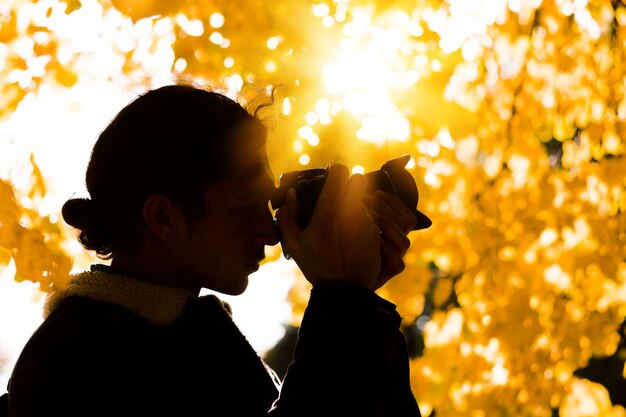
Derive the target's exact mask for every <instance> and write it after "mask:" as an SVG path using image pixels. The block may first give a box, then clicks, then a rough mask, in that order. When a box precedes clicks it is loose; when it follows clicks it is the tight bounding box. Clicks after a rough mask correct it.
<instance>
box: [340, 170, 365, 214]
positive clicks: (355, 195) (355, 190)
mask: <svg viewBox="0 0 626 417" xmlns="http://www.w3.org/2000/svg"><path fill="white" fill-rule="evenodd" d="M366 188H367V179H366V178H365V177H364V176H363V175H361V174H354V175H353V176H351V177H350V179H349V180H348V184H347V185H346V192H345V196H344V202H345V203H346V206H347V208H348V211H349V212H352V211H353V210H356V211H360V210H361V209H363V208H364V206H363V197H364V196H365V189H366Z"/></svg>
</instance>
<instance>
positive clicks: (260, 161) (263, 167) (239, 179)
mask: <svg viewBox="0 0 626 417" xmlns="http://www.w3.org/2000/svg"><path fill="white" fill-rule="evenodd" d="M231 172H232V174H231V175H230V178H231V180H232V181H233V182H234V183H236V184H237V185H239V186H245V185H249V186H254V185H256V184H259V185H264V186H267V183H268V182H271V183H272V185H273V184H274V175H273V173H272V170H271V168H270V165H269V160H268V158H267V153H266V151H265V146H257V147H256V148H254V149H247V150H246V149H242V152H240V153H238V155H237V156H236V157H235V158H234V160H233V169H232V171H231Z"/></svg>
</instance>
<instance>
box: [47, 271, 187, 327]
mask: <svg viewBox="0 0 626 417" xmlns="http://www.w3.org/2000/svg"><path fill="white" fill-rule="evenodd" d="M70 296H81V297H87V298H91V299H94V300H98V301H104V302H108V303H113V304H116V305H119V306H121V307H124V308H127V309H128V310H130V311H132V312H133V313H135V314H136V315H138V316H140V317H143V318H145V319H146V320H148V321H150V322H152V323H155V324H159V325H168V324H172V323H173V322H174V321H175V320H176V319H177V318H178V317H179V316H180V315H181V314H182V312H183V309H184V308H185V304H186V303H187V300H188V299H189V298H195V296H194V295H193V294H192V293H191V292H190V291H189V290H186V289H182V288H174V287H167V286H164V285H157V284H152V283H149V282H145V281H140V280H137V279H134V278H130V277H127V276H124V275H119V274H115V273H112V272H111V271H110V270H106V269H104V268H92V270H91V271H86V272H81V273H79V274H75V275H72V278H71V279H70V282H69V284H68V285H67V286H65V287H64V288H62V289H60V290H57V291H53V292H51V293H49V294H48V296H47V298H46V301H45V303H44V318H46V317H48V316H49V315H50V313H52V311H54V309H56V308H57V307H58V306H59V304H60V303H61V301H63V300H64V299H65V298H67V297H70Z"/></svg>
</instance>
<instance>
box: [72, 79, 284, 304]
mask: <svg viewBox="0 0 626 417" xmlns="http://www.w3.org/2000/svg"><path fill="white" fill-rule="evenodd" d="M265 140H266V131H265V128H264V126H263V125H262V123H261V122H260V121H259V120H258V119H256V118H255V117H253V116H252V115H250V114H249V113H248V112H247V111H246V110H245V109H244V108H243V107H241V105H239V104H238V103H237V102H235V101H233V100H232V99H230V98H228V97H226V96H224V95H222V94H219V93H216V92H210V91H206V90H203V89H199V88H195V87H191V86H184V85H171V86H166V87H161V88H158V89H155V90H151V91H148V92H147V93H145V94H143V95H141V96H139V97H138V98H137V99H135V100H134V101H133V102H131V103H130V104H129V105H127V106H126V107H125V108H124V109H122V110H121V111H120V112H119V113H118V114H117V116H116V117H115V118H114V119H113V121H112V122H111V123H110V124H109V125H108V126H107V128H106V129H105V130H104V131H103V132H102V133H101V134H100V136H99V138H98V140H97V142H96V144H95V145H94V147H93V151H92V154H91V159H90V162H89V165H88V168H87V177H86V183H87V190H88V191H89V193H90V195H91V199H72V200H69V201H68V202H67V203H66V204H65V205H64V207H63V217H64V219H65V221H66V222H67V223H69V224H70V225H72V226H74V227H76V228H77V229H79V230H80V237H79V240H80V242H81V243H82V244H83V246H84V247H85V248H87V249H90V250H94V251H95V252H96V253H97V254H98V255H99V256H100V257H103V258H113V262H115V261H116V259H133V257H134V256H136V255H139V254H141V253H142V251H144V252H145V249H146V248H154V247H157V248H160V249H159V250H161V251H163V250H165V249H164V248H167V253H162V254H161V255H163V256H170V255H171V256H172V257H175V259H172V260H168V262H169V264H172V263H173V262H175V261H176V262H178V261H182V260H183V259H184V261H185V262H186V263H187V264H188V266H187V267H186V268H187V269H189V271H185V270H183V265H182V264H181V265H171V266H172V271H173V272H176V273H187V272H188V273H190V274H191V273H194V274H200V273H201V272H202V271H201V269H203V268H207V267H208V266H209V265H208V264H207V265H203V266H201V265H195V264H196V263H197V258H198V257H201V256H204V257H205V258H206V257H209V256H210V254H206V253H204V255H202V252H203V251H211V252H220V251H221V252H222V257H223V258H224V260H225V261H229V259H230V261H231V262H244V265H245V262H247V263H249V264H250V265H249V268H252V267H253V266H254V265H255V264H256V262H258V261H259V259H260V257H261V256H262V249H263V246H264V245H265V244H275V243H276V242H275V240H276V239H275V237H270V236H269V235H270V232H269V223H268V222H270V223H271V214H270V212H269V209H268V206H267V200H268V198H269V192H270V188H271V187H273V179H272V177H271V172H269V166H268V163H267V157H266V154H265V146H264V145H265ZM265 188H267V189H268V190H267V191H265ZM241 190H246V191H245V192H247V193H248V194H249V195H254V197H256V200H255V203H254V204H256V207H255V210H253V213H252V214H253V217H254V216H256V217H263V221H262V222H261V223H263V225H264V226H263V228H264V230H263V233H262V234H264V235H267V236H264V237H263V238H261V239H259V240H263V241H265V243H263V244H261V243H258V242H257V243H245V242H243V241H238V242H233V240H236V239H243V238H245V237H246V236H248V237H250V236H249V235H253V232H254V230H241V229H234V230H232V231H230V232H229V231H228V230H222V228H220V227H221V226H225V225H227V224H229V227H232V226H235V225H233V224H230V223H231V220H236V222H235V223H237V224H238V225H243V223H245V222H244V219H243V218H237V219H231V217H233V216H234V214H233V213H235V212H236V211H233V210H235V209H236V208H238V206H237V205H236V204H238V203H241V201H237V202H234V200H236V199H237V198H239V197H240V196H239V194H238V192H239V191H241ZM263 204H264V207H263V210H261V209H260V206H261V205H263ZM176 213H180V215H181V216H182V217H181V219H180V220H181V221H182V220H184V222H183V223H184V224H187V225H188V226H189V228H188V230H187V231H188V232H189V236H184V234H181V233H182V229H179V228H176V229H175V231H174V232H175V233H174V234H173V235H172V234H168V232H167V227H166V228H165V229H163V226H164V225H165V226H167V224H169V223H171V222H175V221H176V219H177V218H176ZM168 216H170V218H168ZM214 217H215V219H214ZM235 217H237V216H235ZM219 219H221V220H219ZM168 222H169V223H168ZM258 222H259V219H254V223H258ZM183 223H181V224H183ZM176 226H177V227H178V226H179V224H178V223H177V224H176ZM252 226H254V225H251V226H250V227H252ZM272 227H273V223H272ZM271 233H273V234H274V235H275V231H274V230H273V229H272V232H271ZM240 235H244V236H240ZM187 238H189V239H188V240H185V239H187ZM194 239H196V240H195V241H194ZM251 239H253V236H252V237H251ZM229 244H233V245H234V246H239V247H238V248H237V247H234V248H228V245H229ZM246 244H247V245H249V246H253V247H249V248H248V247H243V246H244V245H246ZM162 245H165V246H163V247H161V246H162ZM193 245H202V246H203V247H202V248H200V247H193ZM183 247H185V250H181V249H182V248H183ZM259 248H260V249H259ZM237 250H238V251H239V252H241V256H242V259H241V260H239V259H235V258H237V256H239V255H238V254H237V253H231V252H237ZM177 251H180V253H177ZM246 251H247V252H249V253H244V252H246ZM235 255H237V256H235ZM144 256H145V253H144ZM231 258H232V259H231ZM156 261H158V260H156ZM193 265H195V268H196V269H197V271H195V272H191V269H193V268H192V266H193ZM252 269H254V268H252ZM223 273H224V274H226V275H228V271H223ZM248 273H249V272H248ZM195 279H196V280H197V281H198V282H197V284H198V285H199V286H205V285H204V284H205V283H204V282H203V281H202V280H203V278H201V277H196V278H195ZM244 288H245V286H244ZM215 289H217V290H220V289H219V288H215ZM239 290H242V289H241V288H240V289H235V288H226V289H225V290H224V291H226V292H237V291H239Z"/></svg>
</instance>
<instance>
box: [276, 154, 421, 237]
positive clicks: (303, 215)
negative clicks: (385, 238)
mask: <svg viewBox="0 0 626 417" xmlns="http://www.w3.org/2000/svg"><path fill="white" fill-rule="evenodd" d="M410 159H411V156H410V155H403V156H401V157H399V158H395V159H392V160H390V161H387V162H386V163H385V164H384V165H383V166H382V167H381V168H380V169H379V170H376V171H371V172H368V173H366V174H364V175H365V178H366V179H367V182H368V186H367V190H366V192H368V193H370V194H373V193H374V192H375V191H376V190H382V191H384V192H387V193H389V194H392V195H395V196H397V197H398V198H400V200H402V201H403V202H404V204H406V206H407V207H408V208H409V209H410V210H411V211H412V212H413V214H414V215H415V217H416V218H417V223H416V225H415V227H414V228H413V230H421V229H426V228H427V227H430V225H431V224H432V221H431V220H430V219H429V218H428V217H427V216H426V215H424V214H423V213H422V212H420V211H419V210H417V202H418V200H419V192H418V190H417V185H416V184H415V180H414V178H413V176H412V175H411V173H410V172H408V171H407V170H406V169H405V166H406V164H407V163H408V162H409V160H410ZM327 174H328V171H327V170H326V169H325V168H314V169H305V170H300V171H291V172H286V173H284V174H282V175H281V176H280V184H279V186H278V188H277V189H276V192H275V193H274V195H273V196H272V198H271V203H272V208H274V209H278V208H280V207H281V206H282V205H283V204H284V203H285V200H286V198H287V191H288V190H289V189H290V188H293V189H295V191H296V197H297V199H298V223H299V224H300V227H302V228H306V226H307V225H308V224H309V221H310V220H311V216H312V215H313V211H314V210H315V205H316V204H317V199H318V198H319V195H320V193H321V192H322V188H324V184H325V183H326V176H327Z"/></svg>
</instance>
